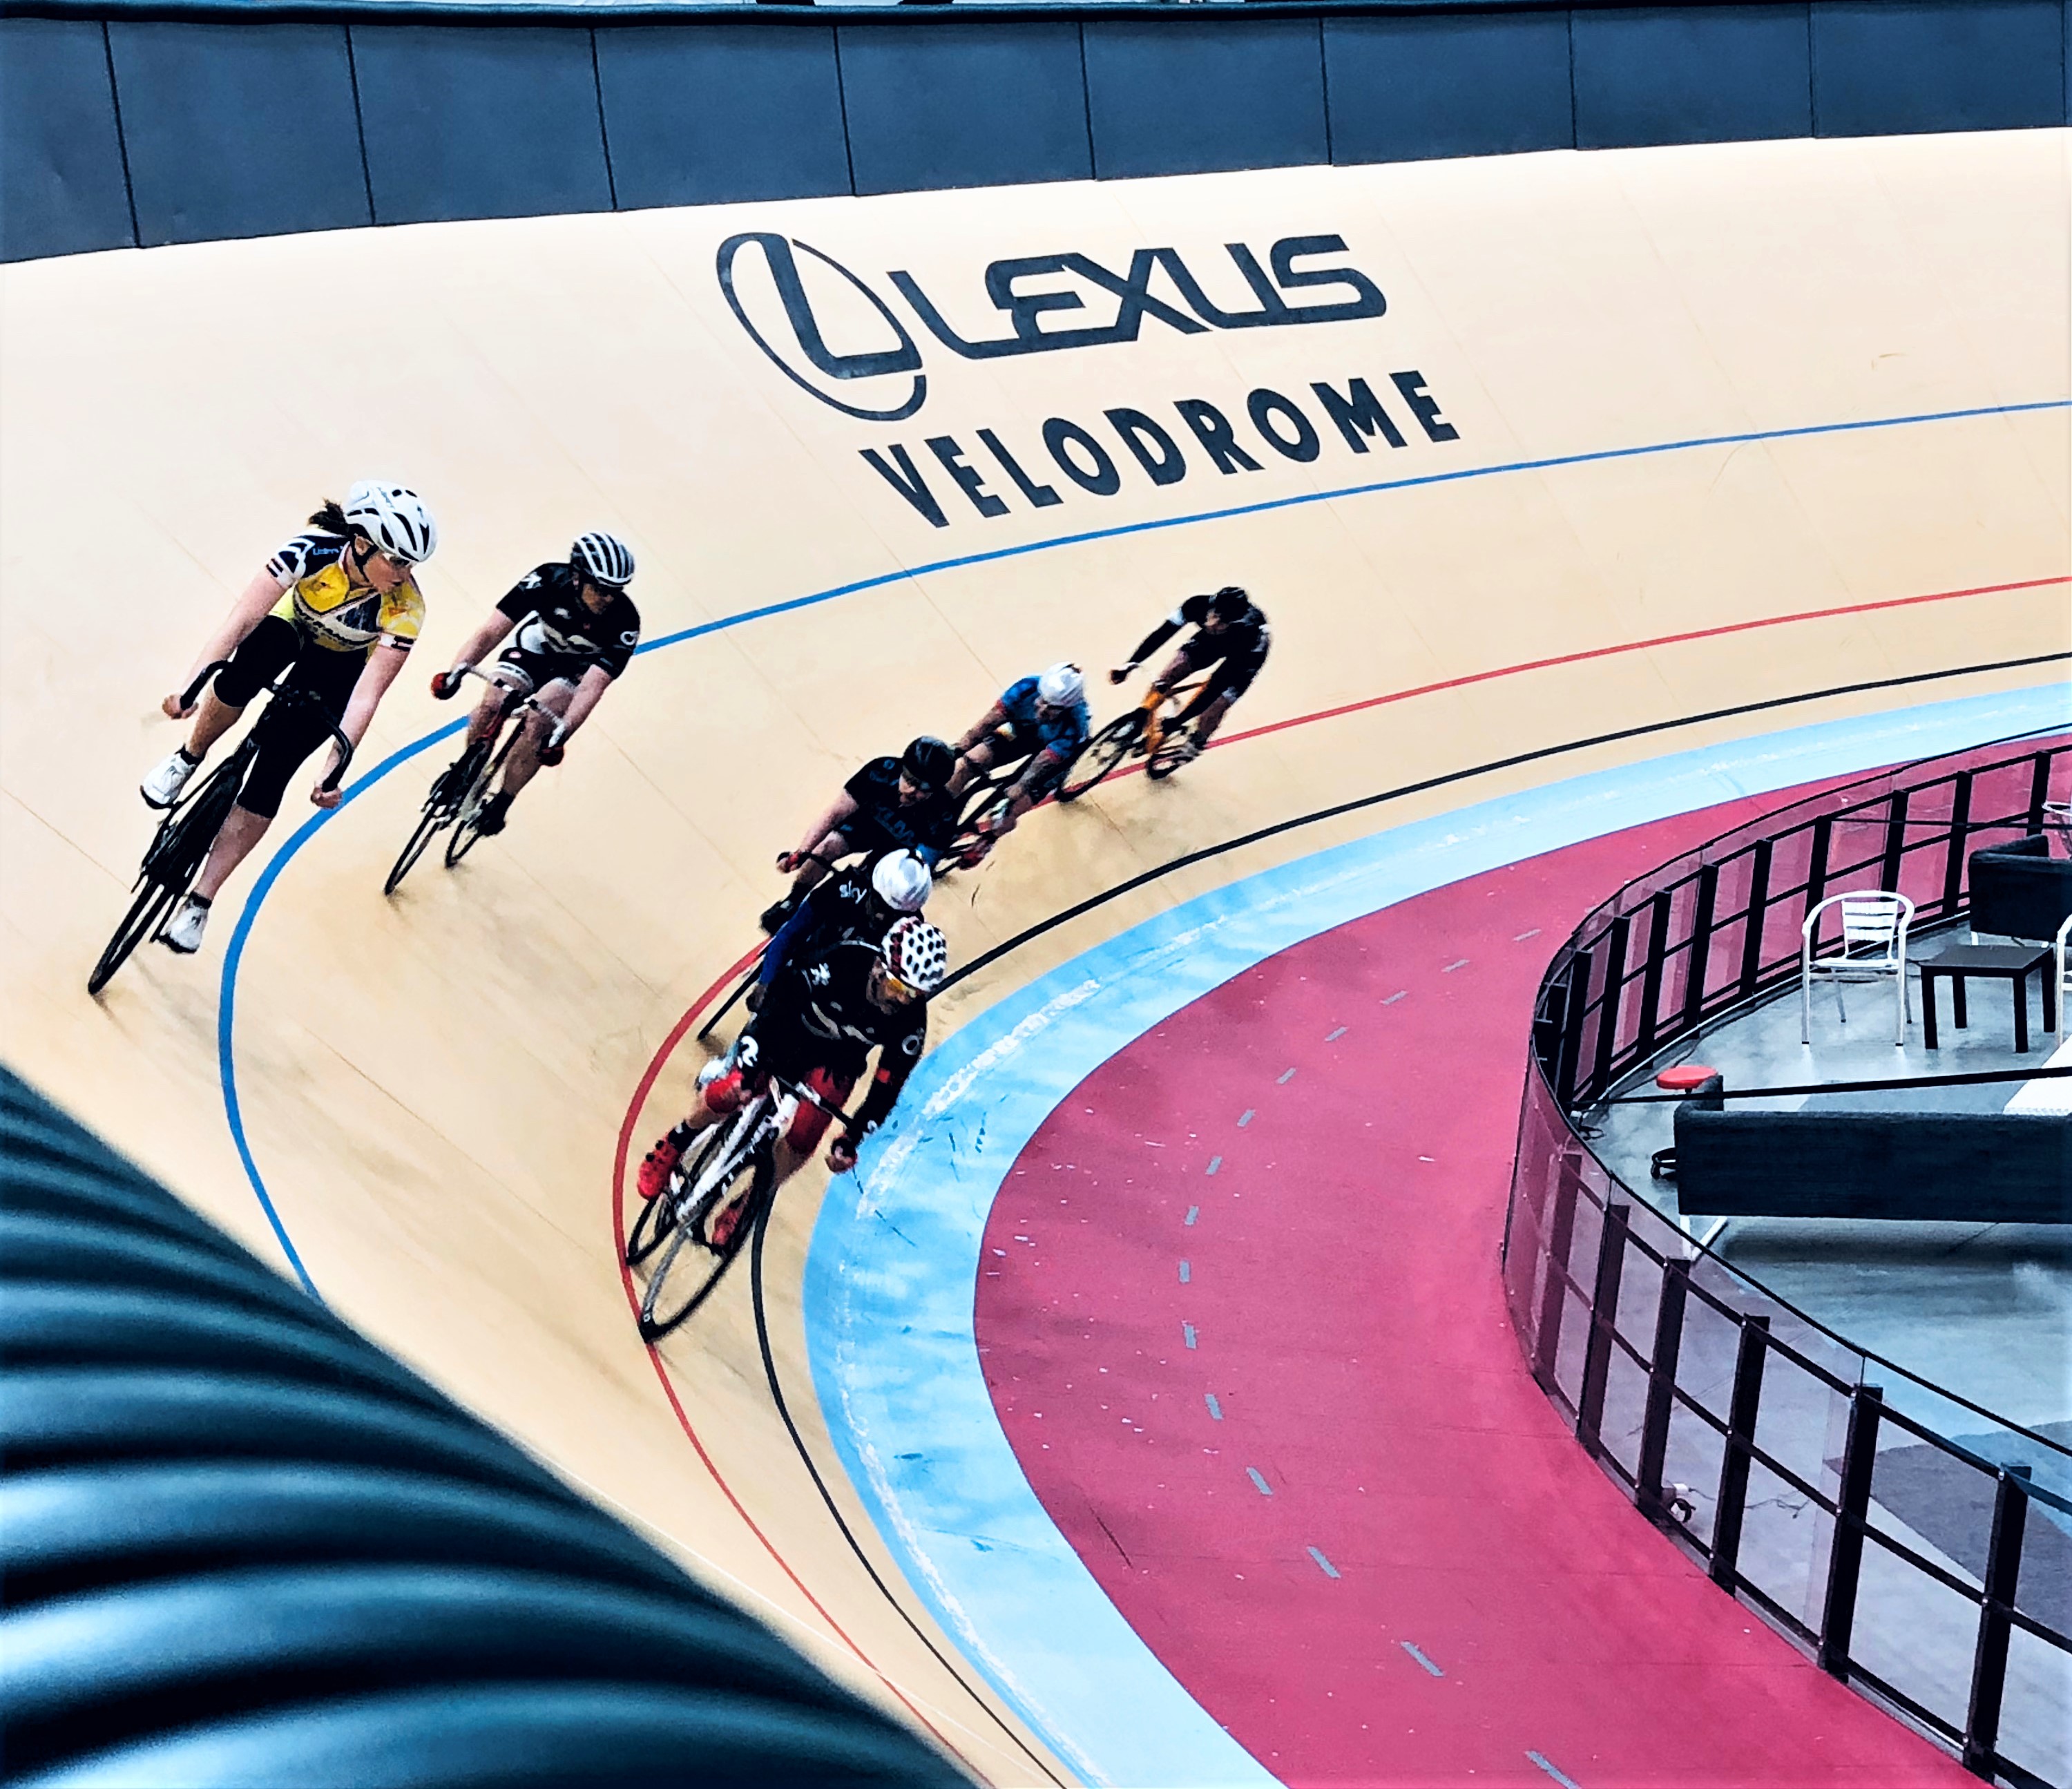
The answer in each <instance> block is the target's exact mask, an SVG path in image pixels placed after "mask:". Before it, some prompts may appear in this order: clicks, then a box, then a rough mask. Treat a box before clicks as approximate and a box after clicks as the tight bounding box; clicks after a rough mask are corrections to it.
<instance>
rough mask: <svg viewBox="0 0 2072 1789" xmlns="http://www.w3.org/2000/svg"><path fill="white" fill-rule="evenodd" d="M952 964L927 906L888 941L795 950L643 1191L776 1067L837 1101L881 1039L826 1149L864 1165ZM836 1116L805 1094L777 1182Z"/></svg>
mask: <svg viewBox="0 0 2072 1789" xmlns="http://www.w3.org/2000/svg"><path fill="white" fill-rule="evenodd" d="M948 967H949V944H948V940H945V939H944V938H943V935H942V933H941V932H939V931H938V930H937V929H936V928H935V927H934V926H932V925H931V924H930V923H928V922H927V920H926V919H923V918H921V916H920V915H919V914H910V915H907V916H906V917H905V918H904V919H900V920H899V921H898V922H897V923H895V924H894V926H893V927H892V928H891V930H890V931H889V932H886V935H885V937H884V940H883V941H882V943H879V944H872V943H870V942H867V941H866V940H862V939H850V940H845V941H844V942H841V943H838V944H832V945H829V946H828V947H827V948H824V949H822V950H820V951H817V952H812V953H811V954H809V955H807V956H799V957H794V958H792V959H791V960H788V961H787V963H786V964H785V965H784V967H783V969H782V970H780V971H779V973H778V976H777V978H776V980H775V981H774V982H772V983H771V985H770V988H769V990H768V993H767V996H766V997H765V998H764V1000H763V1010H762V1011H761V1012H759V1014H756V1016H755V1021H754V1024H752V1025H751V1026H750V1027H749V1029H748V1030H747V1032H746V1034H744V1036H743V1038H742V1042H741V1043H740V1044H738V1046H737V1047H735V1049H734V1051H730V1052H729V1053H728V1055H726V1056H723V1057H722V1058H720V1059H718V1060H717V1061H715V1062H713V1063H709V1064H708V1065H707V1067H706V1070H705V1073H703V1074H701V1075H700V1076H699V1077H698V1084H699V1101H698V1104H697V1106H696V1107H695V1108H693V1110H692V1111H691V1112H690V1113H689V1115H688V1116H687V1117H685V1119H684V1120H683V1121H682V1122H681V1123H680V1124H678V1125H676V1126H675V1127H674V1128H673V1129H672V1130H671V1131H670V1132H669V1133H668V1135H667V1136H665V1137H662V1138H660V1140H659V1141H657V1142H656V1145H655V1146H654V1147H653V1148H652V1149H650V1150H649V1151H648V1154H647V1157H646V1158H645V1159H644V1160H643V1162H641V1164H640V1172H639V1179H638V1182H637V1184H638V1186H639V1192H640V1196H641V1197H642V1198H643V1199H653V1198H656V1196H657V1195H660V1193H661V1192H662V1191H664V1188H666V1187H667V1186H668V1183H669V1175H670V1174H671V1173H672V1170H674V1169H675V1167H676V1164H677V1162H679V1161H680V1160H681V1159H682V1156H683V1152H684V1151H685V1149H688V1148H689V1147H690V1145H691V1141H692V1139H693V1137H696V1136H697V1133H699V1132H700V1131H701V1130H705V1129H709V1127H710V1126H712V1125H716V1124H717V1123H718V1122H719V1121H720V1120H721V1119H722V1118H725V1117H729V1116H730V1115H731V1114H732V1113H734V1112H738V1111H739V1110H740V1109H741V1108H742V1104H743V1103H744V1102H745V1101H746V1100H748V1099H749V1098H750V1097H751V1096H753V1095H754V1093H756V1092H758V1091H759V1089H760V1088H762V1087H763V1084H765V1082H766V1081H767V1079H768V1078H769V1077H770V1076H771V1075H777V1076H779V1078H780V1079H783V1080H788V1081H793V1082H797V1083H800V1084H803V1085H804V1086H805V1087H808V1088H811V1089H812V1092H814V1093H816V1094H817V1095H818V1096H820V1099H821V1100H824V1102H825V1103H826V1104H827V1106H828V1107H831V1108H839V1107H840V1106H841V1103H842V1102H843V1101H844V1100H846V1099H847V1098H848V1097H849V1093H850V1092H851V1090H852V1089H853V1088H854V1087H855V1085H856V1084H857V1080H858V1079H859V1078H860V1077H861V1075H862V1074H863V1071H864V1070H865V1067H867V1066H868V1064H869V1063H870V1053H871V1051H874V1050H875V1051H877V1052H878V1071H877V1073H876V1074H875V1075H873V1076H872V1078H871V1084H870V1092H869V1093H868V1094H866V1095H865V1097H864V1102H863V1104H862V1106H861V1108H860V1109H859V1110H858V1112H857V1115H856V1118H855V1120H854V1121H853V1123H852V1125H850V1126H849V1129H846V1130H845V1132H844V1133H843V1134H842V1135H841V1137H837V1139H836V1140H835V1141H834V1142H833V1144H832V1145H830V1146H829V1148H828V1166H829V1167H830V1168H831V1169H833V1170H834V1171H835V1172H836V1173H837V1174H846V1173H847V1172H848V1171H849V1170H850V1169H851V1168H853V1167H854V1166H856V1154H857V1144H858V1143H859V1142H860V1141H861V1140H862V1139H863V1138H865V1137H868V1136H869V1135H870V1133H872V1132H873V1131H874V1130H876V1129H878V1126H879V1125H882V1124H883V1123H884V1122H885V1121H886V1118H887V1117H890V1115H891V1112H892V1108H893V1106H894V1104H895V1103H896V1102H897V1101H898V1098H899V1093H900V1090H901V1089H902V1088H904V1087H905V1086H906V1078H907V1076H908V1075H911V1074H912V1073H913V1071H914V1065H915V1063H917V1062H919V1060H920V1059H921V1052H922V1051H923V1048H924V1047H926V1046H927V1041H928V997H929V995H931V993H934V992H935V989H938V988H939V987H940V986H941V985H942V983H943V974H944V973H945V971H947V970H948ZM830 1121H831V1119H830V1114H829V1112H827V1111H824V1110H823V1109H822V1108H821V1107H820V1106H817V1105H815V1104H812V1101H810V1100H800V1103H799V1108H798V1110H797V1111H796V1112H795V1113H794V1114H793V1115H792V1118H791V1124H790V1125H789V1126H788V1127H787V1129H786V1130H785V1133H784V1134H783V1137H780V1138H779V1140H778V1144H777V1152H776V1158H775V1170H776V1179H775V1184H776V1185H777V1186H782V1185H783V1183H784V1182H786V1181H787V1180H788V1179H789V1178H791V1176H792V1175H793V1174H796V1173H797V1172H798V1171H799V1170H800V1168H801V1167H802V1166H804V1165H805V1163H806V1162H808V1161H809V1160H810V1159H811V1158H812V1154H813V1151H814V1149H816V1148H817V1147H818V1146H819V1144H820V1139H821V1137H823V1136H824V1135H825V1134H826V1133H827V1128H828V1124H829V1122H830ZM733 1221H734V1220H733V1219H732V1218H730V1217H729V1216H727V1215H725V1214H722V1219H720V1221H718V1222H716V1223H715V1224H714V1225H713V1232H712V1244H713V1247H714V1248H723V1247H725V1245H726V1242H727V1240H728V1233H727V1231H726V1226H728V1225H730V1224H731V1223H732V1222H733Z"/></svg>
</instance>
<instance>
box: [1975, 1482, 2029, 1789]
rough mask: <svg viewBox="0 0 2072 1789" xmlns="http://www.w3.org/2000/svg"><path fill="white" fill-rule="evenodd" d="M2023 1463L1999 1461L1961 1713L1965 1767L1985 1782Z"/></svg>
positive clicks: (1993, 1749)
mask: <svg viewBox="0 0 2072 1789" xmlns="http://www.w3.org/2000/svg"><path fill="white" fill-rule="evenodd" d="M2028 1481H2029V1468H2028V1467H2027V1466H2003V1467H2002V1468H2001V1469H2000V1483H1999V1485H1998V1486H1997V1487H1996V1490H1995V1491H1994V1495H1993V1533H1992V1540H1991V1541H1990V1542H1989V1543H1988V1546H1987V1548H1986V1577H1985V1587H1986V1594H1985V1600H1984V1602H1982V1603H1981V1604H1980V1605H1979V1644H1978V1650H1977V1651H1976V1652H1975V1653H1974V1654H1973V1655H1972V1659H1971V1708H1970V1710H1969V1711H1968V1713H1967V1714H1966V1716H1965V1718H1964V1768H1965V1769H1966V1770H1970V1771H1971V1772H1973V1773H1974V1774H1975V1775H1979V1776H1982V1777H1984V1779H1986V1780H1987V1781H1988V1783H1990V1782H1992V1779H1993V1776H1994V1772H1995V1766H1996V1764H1997V1763H1998V1762H1999V1749H2000V1698H2001V1696H2002V1695H2003V1693H2004V1692H2005V1690H2006V1688H2007V1664H2008V1633H2009V1623H2008V1616H2009V1615H2010V1614H2012V1613H2013V1610H2014V1603H2015V1593H2016V1587H2017V1586H2018V1585H2019V1584H2020V1582H2021V1537H2022V1531H2023V1529H2024V1528H2025V1527H2026V1526H2027V1525H2028V1521H2029V1482H2028Z"/></svg>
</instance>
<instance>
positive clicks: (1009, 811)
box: [949, 664, 1091, 866]
mask: <svg viewBox="0 0 2072 1789" xmlns="http://www.w3.org/2000/svg"><path fill="white" fill-rule="evenodd" d="M1090 731H1091V721H1090V719H1089V718H1088V716H1087V680H1086V676H1085V674H1084V673H1083V672H1082V671H1081V670H1080V669H1079V667H1078V666H1077V665H1076V664H1054V665H1052V666H1051V667H1050V669H1049V670H1047V671H1046V672H1043V673H1042V675H1041V676H1038V677H1023V678H1022V679H1020V680H1019V681H1017V682H1014V683H1011V684H1009V685H1008V686H1007V687H1006V689H1003V690H1002V691H1001V693H1000V700H999V701H997V702H995V703H994V704H993V706H992V707H990V708H989V709H987V710H986V711H985V714H984V716H983V717H981V718H980V720H979V722H978V724H977V725H976V726H974V727H972V729H971V730H970V731H969V732H968V733H966V734H964V737H963V738H961V739H960V740H958V741H957V742H956V753H957V767H956V772H955V774H953V775H952V776H951V778H950V790H949V792H950V793H951V795H952V796H960V795H962V794H963V793H964V790H965V789H966V788H968V787H969V786H970V784H971V783H972V779H973V778H975V777H978V776H982V775H985V772H986V771H989V770H990V769H991V768H992V767H993V766H994V765H995V764H997V763H999V762H1000V761H1001V759H1003V758H1006V757H1018V756H1021V755H1024V754H1026V755H1027V756H1028V759H1029V762H1028V763H1027V764H1026V766H1025V767H1023V769H1022V774H1021V775H1018V776H1017V777H1016V778H1015V779H1014V780H1013V782H1012V783H1009V785H1008V787H1007V790H1006V800H1005V804H1003V805H1001V806H1000V807H998V808H995V809H994V810H993V812H992V813H990V814H988V815H986V816H984V817H982V818H981V819H980V821H979V823H978V828H977V830H978V833H979V842H978V843H977V845H975V846H974V847H973V848H972V849H971V850H969V851H967V852H966V853H964V857H962V858H961V859H960V862H962V863H964V865H965V866H970V865H972V864H975V863H977V862H979V861H980V859H982V858H983V857H985V854H986V853H987V852H989V851H990V850H991V849H993V846H994V845H996V844H997V843H998V842H999V841H1001V839H1003V838H1005V837H1006V836H1007V835H1008V834H1009V833H1011V832H1013V830H1014V828H1015V825H1016V823H1017V821H1019V820H1021V818H1022V816H1023V815H1024V814H1026V813H1027V812H1029V810H1030V808H1033V807H1034V806H1035V805H1036V804H1037V803H1038V802H1039V801H1041V800H1042V799H1043V798H1044V797H1045V796H1047V795H1049V794H1050V792H1051V791H1052V790H1054V789H1055V788H1057V786H1058V785H1059V783H1061V782H1063V780H1064V777H1065V772H1066V771H1068V770H1069V769H1071V763H1072V759H1074V758H1075V756H1076V755H1078V752H1079V747H1080V746H1083V745H1084V744H1085V743H1086V742H1087V734H1088V733H1089V732H1090Z"/></svg>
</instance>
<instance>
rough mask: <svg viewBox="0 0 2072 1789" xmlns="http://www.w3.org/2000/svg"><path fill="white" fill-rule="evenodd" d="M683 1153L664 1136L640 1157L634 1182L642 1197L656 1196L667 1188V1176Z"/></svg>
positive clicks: (672, 1171) (671, 1172)
mask: <svg viewBox="0 0 2072 1789" xmlns="http://www.w3.org/2000/svg"><path fill="white" fill-rule="evenodd" d="M683 1154H684V1152H683V1151H682V1150H681V1149H678V1148H677V1147H676V1145H675V1143H673V1142H672V1141H670V1139H669V1138H668V1137H664V1138H663V1139H662V1140H661V1141H660V1142H659V1143H657V1144H656V1145H655V1146H654V1148H652V1149H650V1150H649V1151H648V1153H647V1154H646V1155H645V1156H643V1158H641V1162H640V1174H639V1180H638V1182H636V1184H637V1185H638V1186H639V1189H640V1196H641V1197H642V1198H643V1199H655V1198H657V1197H659V1196H660V1195H661V1194H662V1193H663V1192H664V1191H665V1190H666V1189H667V1188H668V1184H669V1176H670V1175H671V1174H673V1173H675V1172H676V1164H677V1162H680V1161H681V1160H682V1159H683Z"/></svg>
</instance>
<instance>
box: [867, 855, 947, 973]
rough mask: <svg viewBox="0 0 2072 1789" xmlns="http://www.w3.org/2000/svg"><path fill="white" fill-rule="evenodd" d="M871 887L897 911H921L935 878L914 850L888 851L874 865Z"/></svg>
mask: <svg viewBox="0 0 2072 1789" xmlns="http://www.w3.org/2000/svg"><path fill="white" fill-rule="evenodd" d="M870 886H872V887H873V888H874V889H875V890H877V891H878V899H880V900H881V901H882V902H884V903H885V904H886V906H887V907H890V908H891V909H892V911H894V913H919V911H921V909H922V908H923V907H926V906H927V904H928V891H929V890H931V889H932V888H933V887H934V886H935V874H934V872H933V871H931V870H930V869H929V868H928V866H927V864H925V863H923V862H922V861H921V859H920V857H919V855H918V854H917V853H915V852H912V851H888V852H886V853H885V855H884V856H883V857H880V858H879V859H878V862H876V863H874V864H873V865H872V866H871V869H870ZM900 979H901V980H902V981H904V980H905V979H906V977H903V976H902V977H900Z"/></svg>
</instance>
